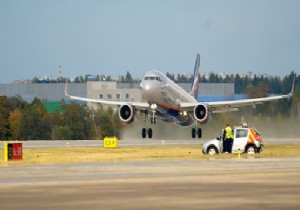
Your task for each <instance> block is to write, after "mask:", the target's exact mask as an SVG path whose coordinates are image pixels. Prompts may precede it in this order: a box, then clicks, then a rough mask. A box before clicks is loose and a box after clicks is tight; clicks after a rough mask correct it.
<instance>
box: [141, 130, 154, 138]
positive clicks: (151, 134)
mask: <svg viewBox="0 0 300 210" xmlns="http://www.w3.org/2000/svg"><path fill="white" fill-rule="evenodd" d="M147 135H148V137H149V139H152V136H153V131H152V128H149V129H148V130H147V129H146V128H143V129H142V138H143V139H144V138H146V137H147Z"/></svg>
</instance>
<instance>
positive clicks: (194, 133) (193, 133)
mask: <svg viewBox="0 0 300 210" xmlns="http://www.w3.org/2000/svg"><path fill="white" fill-rule="evenodd" d="M195 137H196V129H195V128H193V129H192V138H193V139H194V138H195Z"/></svg>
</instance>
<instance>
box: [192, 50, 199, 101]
mask: <svg viewBox="0 0 300 210" xmlns="http://www.w3.org/2000/svg"><path fill="white" fill-rule="evenodd" d="M199 67H200V55H199V54H197V57H196V62H195V68H194V79H193V83H192V89H191V93H190V94H191V95H192V96H194V98H195V99H196V100H197V101H198V87H199V82H200V73H199Z"/></svg>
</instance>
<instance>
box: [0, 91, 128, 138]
mask: <svg viewBox="0 0 300 210" xmlns="http://www.w3.org/2000/svg"><path fill="white" fill-rule="evenodd" d="M63 109H64V111H63V113H62V114H49V113H48V112H47V111H46V109H45V107H44V105H43V101H41V100H40V99H38V98H35V99H34V100H33V101H32V102H31V103H28V102H26V101H23V100H22V98H21V97H20V96H15V97H6V96H0V138H1V140H51V139H53V140H68V139H70V140H77V139H103V138H104V137H105V136H118V135H119V131H120V129H121V127H122V124H121V123H120V121H119V117H118V114H116V113H115V112H114V110H112V109H103V108H100V109H99V110H97V111H93V110H90V109H88V108H87V107H86V106H85V105H80V104H76V103H72V104H68V105H64V106H63Z"/></svg>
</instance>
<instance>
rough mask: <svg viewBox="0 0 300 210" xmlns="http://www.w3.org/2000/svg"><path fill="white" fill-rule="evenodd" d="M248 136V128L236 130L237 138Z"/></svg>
mask: <svg viewBox="0 0 300 210" xmlns="http://www.w3.org/2000/svg"><path fill="white" fill-rule="evenodd" d="M247 136H248V130H243V129H241V130H236V135H235V137H236V138H245V137H247Z"/></svg>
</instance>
